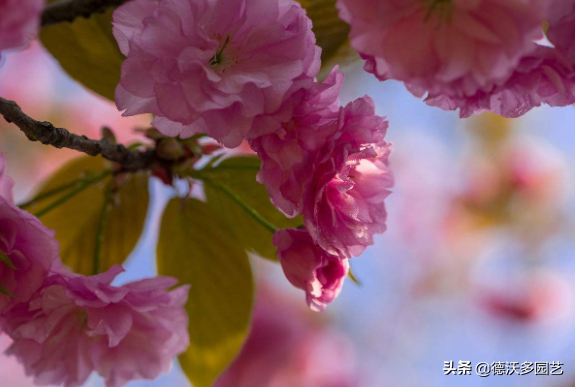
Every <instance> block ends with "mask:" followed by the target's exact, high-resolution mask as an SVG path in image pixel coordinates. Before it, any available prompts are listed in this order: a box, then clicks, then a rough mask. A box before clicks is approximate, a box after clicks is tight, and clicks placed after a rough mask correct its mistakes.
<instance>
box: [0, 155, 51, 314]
mask: <svg viewBox="0 0 575 387" xmlns="http://www.w3.org/2000/svg"><path fill="white" fill-rule="evenodd" d="M12 185H13V184H12V180H11V179H10V178H9V177H8V176H6V163H5V162H4V158H3V157H1V156H0V285H1V286H2V287H3V288H4V289H5V290H6V291H7V292H9V293H10V294H11V295H12V296H13V298H12V297H9V296H8V295H6V294H1V293H0V314H2V313H3V312H5V311H6V309H7V308H9V307H12V306H13V305H15V304H17V303H20V302H26V301H28V300H29V299H30V297H31V296H32V295H33V294H34V292H35V291H36V290H38V288H39V287H40V286H41V285H42V282H43V281H44V279H45V278H46V276H47V275H48V271H49V270H50V267H51V266H52V263H53V262H54V261H55V260H56V259H57V258H58V255H59V253H60V247H59V245H58V242H56V240H55V239H54V232H53V231H50V230H48V229H47V228H46V227H45V226H44V225H43V224H42V223H41V222H40V221H39V220H38V219H37V218H36V217H35V216H33V215H31V214H29V213H27V212H26V211H23V210H21V209H19V208H18V207H16V206H15V205H14V203H13V201H12Z"/></svg>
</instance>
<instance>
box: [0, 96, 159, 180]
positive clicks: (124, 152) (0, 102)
mask: <svg viewBox="0 0 575 387" xmlns="http://www.w3.org/2000/svg"><path fill="white" fill-rule="evenodd" d="M0 114H1V115H3V116H4V118H5V119H6V121H8V122H12V123H14V124H15V125H16V126H17V127H19V128H20V130H21V131H22V132H23V133H24V134H25V135H26V137H28V139H29V140H31V141H40V142H41V143H42V144H44V145H51V146H53V147H56V148H68V149H74V150H77V151H80V152H83V153H86V154H87V155H90V156H98V155H102V156H103V157H104V158H106V159H108V160H110V161H114V162H116V163H118V164H120V165H121V166H122V169H124V170H127V171H135V170H140V169H152V168H156V167H158V166H161V165H162V164H163V162H162V160H160V159H159V158H158V157H157V156H156V152H155V151H153V150H148V151H136V150H130V149H128V148H126V147H125V146H124V145H121V144H116V143H114V142H113V141H112V140H110V139H109V138H103V139H101V140H92V139H89V138H87V137H86V136H79V135H77V134H74V133H70V132H69V131H68V130H66V129H63V128H57V127H55V126H54V125H52V124H51V123H49V122H42V121H36V120H35V119H33V118H31V117H29V116H28V115H26V114H25V113H24V112H23V111H22V109H20V106H18V105H17V104H16V103H15V102H13V101H8V100H6V99H4V98H1V97H0Z"/></svg>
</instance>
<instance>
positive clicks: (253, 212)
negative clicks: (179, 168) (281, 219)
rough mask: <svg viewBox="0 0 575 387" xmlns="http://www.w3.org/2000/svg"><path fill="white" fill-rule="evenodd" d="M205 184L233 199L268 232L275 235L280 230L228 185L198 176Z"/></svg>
mask: <svg viewBox="0 0 575 387" xmlns="http://www.w3.org/2000/svg"><path fill="white" fill-rule="evenodd" d="M198 178H200V179H201V180H203V181H204V182H205V183H207V184H209V185H211V186H212V187H214V188H216V189H219V190H220V191H221V192H223V193H224V194H226V195H227V196H228V197H229V198H230V199H232V200H233V201H234V202H236V204H238V205H239V206H240V207H241V208H242V209H243V210H244V211H246V212H247V213H248V214H249V215H250V216H251V217H252V218H254V219H255V220H256V221H257V222H258V223H259V224H261V225H262V226H263V227H264V228H265V229H266V230H268V231H269V232H271V233H275V232H276V231H277V230H278V229H277V227H275V226H274V225H273V224H271V223H270V222H269V221H268V220H267V219H265V218H264V217H263V216H261V214H260V213H259V212H258V211H257V210H256V209H255V208H253V207H251V206H250V205H249V204H248V203H246V202H245V201H244V200H243V199H242V198H241V197H239V196H238V195H237V194H236V193H235V192H233V191H232V190H230V189H229V188H228V187H227V186H226V185H224V184H222V183H218V182H215V181H213V180H211V179H208V178H206V177H205V176H203V175H200V176H198Z"/></svg>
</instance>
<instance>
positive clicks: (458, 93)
mask: <svg viewBox="0 0 575 387" xmlns="http://www.w3.org/2000/svg"><path fill="white" fill-rule="evenodd" d="M549 3H551V2H550V1H548V0H508V1H499V0H423V1H422V0H399V1H397V0H339V7H340V10H341V12H340V14H341V16H342V18H343V19H344V20H346V21H347V22H349V23H350V24H351V34H350V38H351V41H352V45H353V47H354V48H355V49H356V50H358V51H359V52H360V53H361V54H362V55H363V56H364V57H365V58H366V59H367V63H366V70H367V71H369V72H372V73H374V74H375V75H377V76H378V77H379V78H380V79H381V80H385V79H396V80H400V81H403V82H406V84H407V86H408V88H409V89H410V91H411V92H413V93H414V94H415V95H417V96H422V95H423V94H425V92H429V93H432V94H441V95H447V96H449V97H458V98H462V97H466V96H472V95H474V94H476V93H477V92H478V91H488V90H490V89H491V88H492V87H493V86H494V85H496V84H500V83H502V82H505V80H506V79H507V78H508V77H509V76H510V74H511V73H512V71H513V69H514V68H515V66H517V64H518V63H519V61H520V60H521V58H522V57H523V56H524V55H525V54H528V53H530V52H532V51H533V50H534V49H535V44H534V43H533V41H534V40H536V39H538V38H540V37H542V29H541V25H542V22H543V21H544V19H545V15H546V11H547V7H548V5H549Z"/></svg>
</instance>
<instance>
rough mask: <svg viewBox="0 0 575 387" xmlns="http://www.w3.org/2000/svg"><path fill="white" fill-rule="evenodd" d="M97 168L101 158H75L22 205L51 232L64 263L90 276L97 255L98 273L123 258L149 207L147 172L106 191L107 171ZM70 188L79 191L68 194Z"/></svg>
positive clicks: (109, 180)
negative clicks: (38, 216)
mask: <svg viewBox="0 0 575 387" xmlns="http://www.w3.org/2000/svg"><path fill="white" fill-rule="evenodd" d="M102 171H105V164H104V161H103V160H102V158H100V157H80V158H77V159H74V160H72V161H71V162H69V163H67V164H66V165H64V166H63V167H62V168H61V169H60V170H58V171H57V172H56V173H55V174H54V175H52V176H51V177H50V178H49V179H48V181H46V182H45V183H44V184H43V185H42V186H41V188H40V189H39V191H38V194H37V196H36V197H38V198H40V199H41V200H38V201H34V202H33V203H31V204H30V205H28V206H26V210H28V211H29V212H31V213H34V214H39V215H41V219H40V220H41V221H42V223H44V224H45V225H46V227H48V228H49V229H52V230H55V231H56V239H58V241H59V242H60V248H61V258H62V261H63V262H64V264H66V265H67V266H69V267H70V268H72V269H73V270H74V271H75V272H77V273H81V274H84V275H91V274H94V269H95V267H94V260H95V258H96V255H98V256H99V257H100V262H99V265H98V267H97V271H99V272H102V271H105V270H107V269H109V268H110V267H111V266H113V265H114V264H121V263H122V262H124V261H125V259H126V258H127V257H128V255H129V254H130V252H131V251H132V250H133V249H134V247H135V246H136V243H137V242H138V240H139V239H140V235H141V234H142V231H143V229H144V222H145V219H146V213H147V210H148V202H149V194H148V176H147V174H146V173H143V172H141V173H136V174H131V175H129V176H128V177H127V180H126V181H125V182H123V183H122V184H121V185H120V187H119V192H113V193H111V191H110V189H111V187H112V177H111V173H106V172H104V173H102ZM97 180H99V181H97ZM91 182H93V183H91ZM88 183H91V184H88ZM61 187H63V188H64V189H60V188H61ZM73 192H78V193H77V194H75V195H73V196H71V197H69V196H70V193H73ZM47 194H48V195H47ZM63 199H65V200H63ZM58 202H61V204H59V205H58V206H53V205H52V204H53V203H58ZM104 214H105V218H106V219H105V220H106V227H102V221H103V216H104ZM97 241H99V242H100V243H97Z"/></svg>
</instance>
